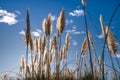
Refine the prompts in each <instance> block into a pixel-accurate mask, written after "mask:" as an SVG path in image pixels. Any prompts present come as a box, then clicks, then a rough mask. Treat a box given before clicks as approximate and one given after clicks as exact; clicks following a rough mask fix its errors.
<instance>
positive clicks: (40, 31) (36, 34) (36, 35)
mask: <svg viewBox="0 0 120 80" xmlns="http://www.w3.org/2000/svg"><path fill="white" fill-rule="evenodd" d="M41 35H42V30H40V29H36V31H32V36H33V37H40V36H41Z"/></svg>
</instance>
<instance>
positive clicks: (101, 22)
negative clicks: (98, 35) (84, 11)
mask: <svg viewBox="0 0 120 80" xmlns="http://www.w3.org/2000/svg"><path fill="white" fill-rule="evenodd" d="M100 24H101V29H102V33H103V36H104V37H105V35H106V32H105V27H104V21H103V18H102V15H100Z"/></svg>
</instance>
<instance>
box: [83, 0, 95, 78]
mask: <svg viewBox="0 0 120 80" xmlns="http://www.w3.org/2000/svg"><path fill="white" fill-rule="evenodd" d="M82 1H83V0H82ZM84 1H85V0H84ZM85 4H86V3H84V4H83V10H84V20H85V27H86V35H87V43H88V53H89V58H90V67H91V74H92V76H94V72H93V63H92V56H91V49H90V41H89V37H88V25H87V18H86V7H85Z"/></svg>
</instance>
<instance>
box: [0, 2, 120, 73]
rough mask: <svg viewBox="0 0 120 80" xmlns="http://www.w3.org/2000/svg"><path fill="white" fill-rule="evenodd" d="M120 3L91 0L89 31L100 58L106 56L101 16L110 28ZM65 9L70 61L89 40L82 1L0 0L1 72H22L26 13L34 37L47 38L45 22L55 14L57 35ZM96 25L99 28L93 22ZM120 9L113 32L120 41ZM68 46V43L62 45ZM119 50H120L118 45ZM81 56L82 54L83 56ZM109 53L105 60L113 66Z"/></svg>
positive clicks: (88, 17) (88, 3) (54, 27)
mask: <svg viewBox="0 0 120 80" xmlns="http://www.w3.org/2000/svg"><path fill="white" fill-rule="evenodd" d="M118 3H120V0H109V2H108V0H87V5H86V9H87V12H88V13H87V19H88V25H89V26H88V28H89V31H90V33H91V35H92V38H93V42H94V44H95V49H96V52H97V54H98V55H99V56H101V53H102V46H103V41H104V39H103V38H102V37H101V34H102V31H101V27H100V22H99V16H100V14H102V16H103V19H104V22H105V25H106V26H107V24H108V22H109V19H110V17H111V14H112V12H113V10H114V9H115V7H116V6H117V4H118ZM62 8H64V9H65V16H66V26H65V30H64V33H63V36H62V39H64V38H65V34H66V33H67V32H68V33H69V34H70V42H71V46H70V49H69V53H68V59H69V60H72V59H75V55H76V51H78V53H80V50H81V45H82V42H83V40H84V37H85V25H84V15H83V9H82V4H81V0H12V1H11V0H0V73H1V74H2V73H3V72H5V71H10V70H13V71H16V70H18V69H19V64H20V58H21V56H22V55H25V49H26V47H25V43H24V41H23V38H24V37H23V34H24V31H25V29H26V10H27V9H29V11H30V22H31V31H32V35H33V36H34V37H38V36H41V35H43V32H42V21H43V19H44V18H47V15H48V14H49V13H51V14H52V19H53V32H52V36H51V37H53V34H54V33H55V30H56V20H57V18H58V16H59V13H60V11H61V10H62ZM90 16H91V17H92V22H94V23H95V25H96V27H95V26H94V25H93V24H92V23H91V21H90ZM119 30H120V9H119V10H118V12H117V13H116V15H115V17H114V19H113V22H112V26H111V31H112V33H113V34H114V35H115V36H117V38H118V39H120V36H119V34H120V31H119ZM62 44H63V45H64V40H63V42H62ZM118 49H120V47H119V46H118ZM79 55H80V54H79ZM107 56H108V54H107V50H106V54H105V61H106V63H108V64H110V63H109V58H108V57H107Z"/></svg>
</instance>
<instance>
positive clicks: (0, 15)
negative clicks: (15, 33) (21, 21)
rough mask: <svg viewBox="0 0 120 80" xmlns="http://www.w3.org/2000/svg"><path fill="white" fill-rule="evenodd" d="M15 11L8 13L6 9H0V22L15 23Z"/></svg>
mask: <svg viewBox="0 0 120 80" xmlns="http://www.w3.org/2000/svg"><path fill="white" fill-rule="evenodd" d="M16 17H17V16H16V15H15V13H10V12H8V11H7V10H3V9H0V22H1V23H7V24H8V25H13V24H16V23H17V22H18V21H17V19H16Z"/></svg>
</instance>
